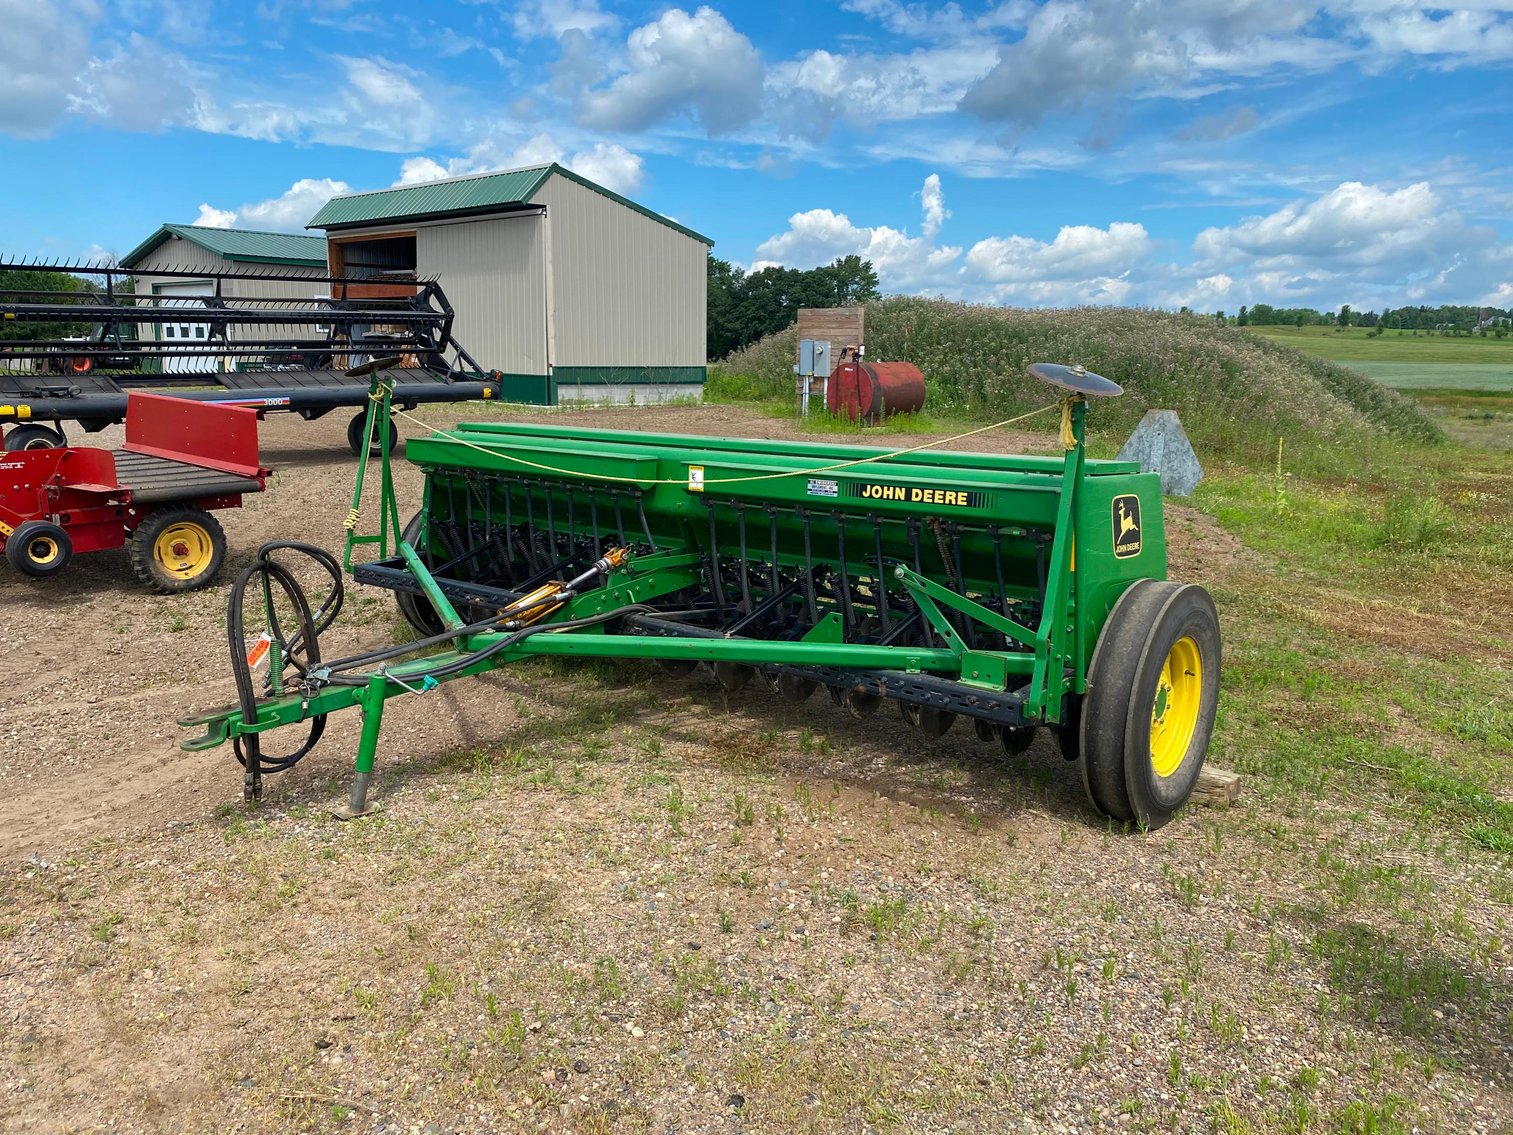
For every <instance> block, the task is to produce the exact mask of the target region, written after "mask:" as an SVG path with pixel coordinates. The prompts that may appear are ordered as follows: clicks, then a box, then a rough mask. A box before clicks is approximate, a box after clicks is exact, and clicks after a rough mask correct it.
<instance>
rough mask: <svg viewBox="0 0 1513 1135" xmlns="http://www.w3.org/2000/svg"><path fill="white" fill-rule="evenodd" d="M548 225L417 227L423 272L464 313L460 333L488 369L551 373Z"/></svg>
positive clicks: (528, 219) (524, 221)
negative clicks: (548, 370) (544, 227)
mask: <svg viewBox="0 0 1513 1135" xmlns="http://www.w3.org/2000/svg"><path fill="white" fill-rule="evenodd" d="M542 220H543V218H542V217H541V216H540V215H539V214H527V215H523V216H518V217H500V218H495V219H491V220H478V221H462V222H458V223H453V224H430V225H419V226H415V259H416V265H417V270H418V271H419V273H420V275H421V276H435V277H437V278H438V280H439V282H440V284H441V287H442V290H443V291H444V292H445V293H446V297H447V300H448V302H450V303H451V305H452V309H453V310H454V311H456V312H457V321H456V323H455V324H454V325H453V328H452V331H453V334H454V335H455V336H456V337H457V341H458V342H459V343H461V344H462V345H463V347H464V348H465V349H466V350H467V352H468V353H469V354H470V355H472V356H473V358H475V359H477V360H478V364H479V365H480V366H482V367H485V368H487V369H489V370H501V371H504V372H505V373H506V374H542V375H544V374H546V362H547V359H546V260H545V249H544V241H543V235H542ZM343 235H346V234H343Z"/></svg>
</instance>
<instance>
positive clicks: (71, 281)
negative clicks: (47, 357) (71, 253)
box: [0, 268, 94, 342]
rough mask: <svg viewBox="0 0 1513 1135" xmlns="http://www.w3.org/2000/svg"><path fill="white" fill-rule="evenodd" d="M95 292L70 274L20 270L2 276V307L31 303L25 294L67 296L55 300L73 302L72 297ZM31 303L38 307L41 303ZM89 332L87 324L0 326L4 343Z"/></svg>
mask: <svg viewBox="0 0 1513 1135" xmlns="http://www.w3.org/2000/svg"><path fill="white" fill-rule="evenodd" d="M92 290H94V289H92V288H89V287H88V286H86V284H85V281H83V280H81V279H79V277H77V276H75V275H73V274H72V273H69V272H46V271H43V270H41V269H37V268H19V269H10V270H8V271H3V272H0V303H24V302H27V299H26V297H25V296H23V295H21V294H20V293H23V292H63V293H66V294H65V295H64V296H62V297H58V296H54V297H51V298H52V299H54V300H62V302H65V303H67V302H70V301H69V300H68V298H67V297H68V296H71V295H75V294H80V293H83V292H86V291H92ZM30 302H33V303H36V302H39V301H37V300H32V301H30ZM88 331H89V324H88V323H87V322H78V323H72V322H70V323H23V322H21V321H20V320H14V319H7V320H5V321H3V322H0V342H4V341H6V340H14V339H63V338H66V337H68V336H71V335H84V334H87V333H88Z"/></svg>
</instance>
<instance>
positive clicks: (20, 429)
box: [5, 425, 65, 453]
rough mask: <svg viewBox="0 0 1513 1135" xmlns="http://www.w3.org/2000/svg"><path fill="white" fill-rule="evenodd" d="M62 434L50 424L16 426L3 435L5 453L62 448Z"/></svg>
mask: <svg viewBox="0 0 1513 1135" xmlns="http://www.w3.org/2000/svg"><path fill="white" fill-rule="evenodd" d="M64 444H65V442H64V440H63V434H62V433H61V432H59V431H58V430H55V429H53V428H52V427H51V426H37V425H30V426H16V427H15V428H14V429H12V430H11V432H10V433H8V434H6V435H5V450H6V452H7V453H20V452H21V451H22V450H27V449H62V448H63V446H64Z"/></svg>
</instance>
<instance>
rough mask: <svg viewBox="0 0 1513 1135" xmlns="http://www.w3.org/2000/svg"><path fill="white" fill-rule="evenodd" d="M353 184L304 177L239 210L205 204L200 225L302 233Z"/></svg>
mask: <svg viewBox="0 0 1513 1135" xmlns="http://www.w3.org/2000/svg"><path fill="white" fill-rule="evenodd" d="M351 188H352V187H351V186H350V185H348V184H347V183H346V182H345V181H336V180H334V179H332V178H329V177H303V178H300V180H298V181H296V182H295V183H294V184H293V185H291V186H290V187H289V188H288V189H286V190H285V191H284V192H283V193H281V194H279V195H278V196H277V197H270V198H268V200H266V201H256V202H253V203H252V204H250V205H243V206H242V207H241V208H240V209H217V208H216V207H215V206H213V205H205V204H202V205H201V206H200V215H199V216H198V217H197V218H196V219H195V222H194V223H195V224H197V225H209V226H210V227H211V228H217V229H231V228H238V229H271V230H273V231H275V232H301V231H303V229H304V227H305V224H306V222H308V221H309V220H310V218H311V217H313V216H315V214H316V213H317V212H318V211H319V210H320V207H321V206H322V205H324V204H325V203H326V202H327V201H329V200H331V198H333V197H335V196H336V195H337V194H338V193H347V192H349V191H350V190H351Z"/></svg>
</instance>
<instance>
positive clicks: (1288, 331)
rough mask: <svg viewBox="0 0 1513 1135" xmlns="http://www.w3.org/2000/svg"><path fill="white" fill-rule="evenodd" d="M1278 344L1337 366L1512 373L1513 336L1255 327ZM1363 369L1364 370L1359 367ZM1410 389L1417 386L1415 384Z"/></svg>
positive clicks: (1332, 328)
mask: <svg viewBox="0 0 1513 1135" xmlns="http://www.w3.org/2000/svg"><path fill="white" fill-rule="evenodd" d="M1247 330H1249V331H1253V332H1255V333H1256V334H1258V335H1264V336H1266V338H1268V339H1272V340H1274V341H1276V342H1278V343H1285V344H1287V346H1289V347H1296V348H1297V349H1298V350H1300V351H1307V352H1308V353H1309V354H1311V355H1318V356H1319V357H1320V358H1325V359H1329V360H1331V361H1333V362H1341V363H1350V364H1352V365H1353V364H1355V363H1357V362H1372V363H1450V364H1467V363H1478V364H1488V365H1494V366H1495V365H1497V364H1501V365H1502V366H1504V367H1507V368H1508V369H1509V370H1510V371H1513V335H1509V336H1508V337H1506V338H1503V339H1498V338H1495V337H1493V336H1490V335H1489V336H1487V338H1485V339H1483V338H1482V337H1481V336H1480V335H1438V334H1434V333H1432V332H1426V331H1420V332H1419V333H1418V334H1417V335H1414V333H1413V332H1412V331H1384V332H1382V334H1380V335H1378V336H1375V337H1372V336H1371V335H1370V333H1369V331H1368V330H1367V329H1366V328H1364V327H1350V328H1338V327H1250V328H1247ZM1357 369H1360V368H1357ZM1409 385H1418V384H1412V383H1410V384H1409Z"/></svg>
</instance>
